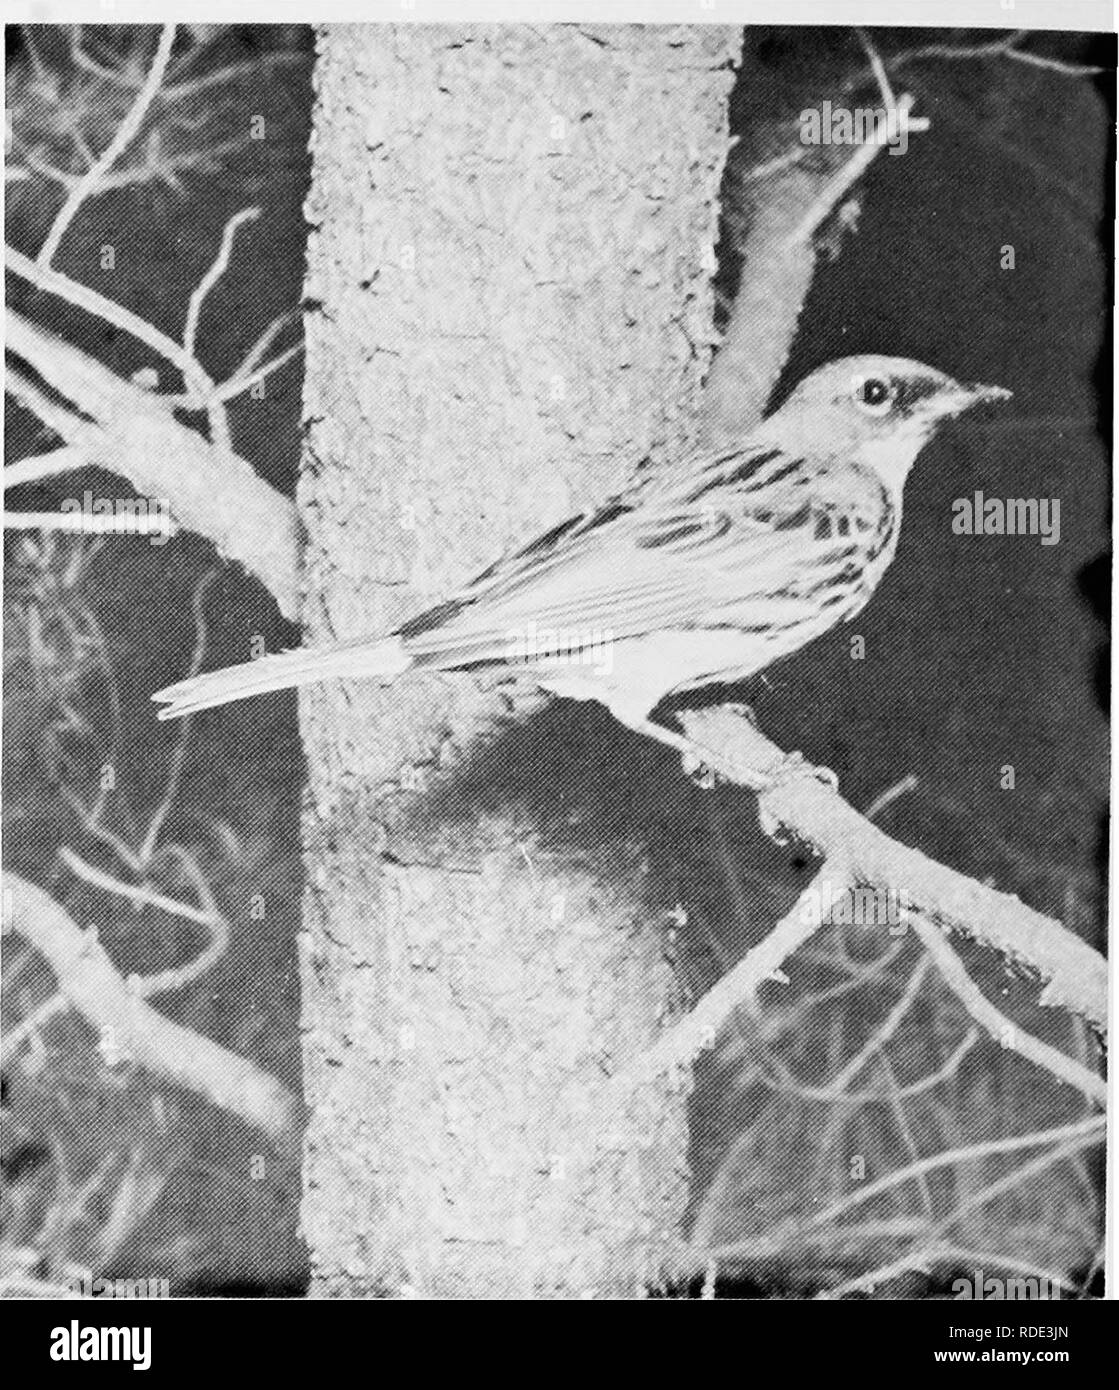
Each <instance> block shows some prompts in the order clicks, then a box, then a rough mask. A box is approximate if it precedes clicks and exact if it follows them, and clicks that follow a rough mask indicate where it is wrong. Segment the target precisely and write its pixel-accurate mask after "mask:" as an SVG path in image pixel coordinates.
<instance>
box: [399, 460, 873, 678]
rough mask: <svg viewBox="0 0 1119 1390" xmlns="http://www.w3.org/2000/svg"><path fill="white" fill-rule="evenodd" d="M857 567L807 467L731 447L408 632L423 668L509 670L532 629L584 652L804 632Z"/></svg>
mask: <svg viewBox="0 0 1119 1390" xmlns="http://www.w3.org/2000/svg"><path fill="white" fill-rule="evenodd" d="M858 568H859V567H858V563H857V547H856V546H855V545H854V543H853V542H852V541H851V540H849V539H842V540H841V539H840V538H839V537H838V536H837V535H836V534H835V533H834V528H833V526H832V524H831V520H830V517H829V514H828V511H827V509H826V508H825V507H824V506H823V505H822V504H817V503H814V501H813V498H812V490H811V479H810V477H809V475H808V474H807V472H806V470H805V469H804V466H803V461H802V460H799V459H796V458H789V457H786V456H783V455H781V454H780V452H779V451H778V450H775V449H762V448H757V449H754V450H747V451H742V450H736V451H733V452H728V453H725V454H715V455H709V456H705V457H704V458H702V459H701V460H699V461H698V462H694V463H693V464H692V465H691V466H689V467H686V468H685V469H683V470H681V471H677V472H675V473H674V475H673V476H672V477H670V478H668V479H654V480H651V481H650V482H649V483H647V484H642V485H640V486H638V487H636V488H634V489H632V490H631V491H629V492H627V493H623V494H622V495H620V496H619V497H616V498H613V499H611V500H610V501H609V502H607V503H606V504H605V505H604V506H602V507H600V508H598V509H597V510H596V511H593V512H588V513H585V514H583V515H581V516H577V517H573V518H571V519H570V520H569V521H567V522H565V523H563V524H562V525H561V526H557V527H556V528H555V529H554V530H552V531H550V532H548V533H546V534H545V535H543V536H541V537H539V538H538V539H537V540H535V541H533V542H532V544H530V545H529V546H527V547H525V548H524V549H523V550H521V551H518V552H517V553H515V554H513V555H511V556H508V557H506V558H505V559H504V560H501V561H499V562H498V563H497V564H496V565H494V566H493V567H492V568H491V569H489V570H487V571H485V573H483V574H481V575H479V576H478V578H477V579H476V580H474V581H473V582H472V583H471V584H470V585H468V586H467V587H466V588H465V589H463V590H462V591H461V592H460V593H458V594H457V595H455V596H454V597H453V598H451V599H450V600H448V601H447V602H446V603H444V604H441V605H439V606H438V607H437V608H434V609H432V610H430V611H429V612H428V613H425V614H422V615H421V616H420V617H419V618H417V619H414V620H413V621H412V622H410V623H407V624H405V625H404V626H403V627H402V628H400V629H399V633H400V636H401V637H402V638H403V639H404V641H405V644H406V647H407V649H408V651H409V652H410V653H412V654H414V655H415V656H416V657H417V658H420V659H422V658H423V657H425V656H426V657H428V658H429V659H432V658H435V659H438V658H440V657H442V658H446V657H447V656H448V655H449V654H453V656H454V659H455V660H456V661H458V662H462V663H463V664H465V663H466V662H469V661H487V660H494V659H500V657H501V656H502V655H503V654H505V653H506V652H507V651H508V649H509V645H510V637H511V634H515V633H517V632H523V631H524V630H525V628H526V626H527V625H529V624H532V625H534V626H535V629H536V630H537V631H542V630H545V629H555V630H562V631H564V632H567V633H585V634H588V638H587V640H588V641H590V640H592V639H591V634H594V635H597V636H598V637H599V638H600V639H601V636H602V635H604V634H609V635H610V637H612V638H613V639H615V640H620V639H623V638H627V637H635V636H641V635H644V634H646V633H650V632H658V631H663V630H666V629H672V628H684V629H687V628H696V627H718V626H721V625H728V626H733V627H736V628H739V629H744V630H749V629H751V628H757V629H759V630H762V629H768V628H770V627H772V626H774V625H778V626H785V625H789V626H797V625H798V624H799V623H800V622H802V621H803V620H804V619H805V617H806V615H808V614H809V613H818V611H819V598H820V586H821V585H825V586H827V585H831V586H836V585H841V586H842V585H844V584H846V583H847V582H848V581H850V582H851V583H854V582H855V581H856V580H857V578H858V574H857V570H858ZM840 616H842V615H841V614H840V613H838V612H837V614H836V619H835V620H836V621H838V620H839V617H840Z"/></svg>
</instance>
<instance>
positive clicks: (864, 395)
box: [854, 376, 894, 415]
mask: <svg viewBox="0 0 1119 1390" xmlns="http://www.w3.org/2000/svg"><path fill="white" fill-rule="evenodd" d="M854 396H855V402H856V404H857V405H859V406H861V408H862V409H863V410H865V411H866V413H867V414H868V415H885V414H886V412H887V411H888V410H889V409H890V406H891V405H893V403H894V388H893V387H892V386H891V384H890V383H889V382H888V381H883V379H882V378H881V377H880V376H864V377H860V378H859V380H858V381H856V382H855V391H854Z"/></svg>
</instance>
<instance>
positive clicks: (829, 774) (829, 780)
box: [767, 749, 839, 792]
mask: <svg viewBox="0 0 1119 1390" xmlns="http://www.w3.org/2000/svg"><path fill="white" fill-rule="evenodd" d="M798 777H813V778H815V780H816V781H818V782H822V783H823V784H824V786H825V787H829V788H830V789H831V790H832V791H833V792H838V791H839V778H838V777H837V776H836V774H835V773H834V772H833V771H832V769H831V768H830V767H820V766H817V765H816V764H813V763H810V762H809V761H808V759H807V758H806V757H805V756H804V754H803V753H802V752H800V750H799V749H794V750H793V752H791V753H786V754H785V756H784V758H782V760H781V761H780V763H778V764H777V766H776V767H775V768H774V769H773V770H772V771H771V772H770V774H769V787H768V788H767V790H770V789H771V788H773V787H776V786H778V785H780V784H781V783H782V782H789V781H792V780H793V779H795V778H798Z"/></svg>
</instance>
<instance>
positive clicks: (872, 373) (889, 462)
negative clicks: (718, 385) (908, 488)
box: [769, 355, 1010, 488]
mask: <svg viewBox="0 0 1119 1390" xmlns="http://www.w3.org/2000/svg"><path fill="white" fill-rule="evenodd" d="M1009 397H1010V392H1009V391H1007V390H1004V389H1003V388H1002V387H1001V386H982V385H971V386H964V385H961V384H960V382H958V381H954V380H953V379H952V378H951V377H950V376H945V374H944V373H943V372H938V371H937V370H936V368H935V367H926V366H925V365H924V363H922V362H914V361H911V360H910V359H909V358H906V357H878V356H873V355H867V356H862V357H841V358H839V359H838V360H837V361H835V362H829V363H827V364H826V365H825V366H823V367H818V368H817V369H816V370H815V371H814V372H812V373H811V374H810V375H809V376H806V377H805V378H804V380H803V381H802V382H801V383H800V384H799V385H798V386H797V387H796V389H795V390H794V391H793V392H792V394H791V395H790V396H789V398H788V399H787V400H786V401H785V402H784V404H783V405H782V406H781V408H780V409H779V410H778V411H776V412H775V414H773V415H771V416H770V417H769V418H770V421H773V422H774V423H778V422H779V428H780V430H781V438H782V440H783V441H785V447H786V448H789V447H790V446H792V447H799V448H802V449H805V450H806V451H811V452H812V453H814V454H816V456H817V457H818V456H820V454H821V453H822V454H824V455H827V456H830V457H842V458H845V459H848V460H855V461H857V462H859V463H861V464H863V465H864V466H865V467H870V468H873V469H874V470H875V471H876V472H877V473H878V474H879V476H880V477H881V478H882V480H883V482H886V483H888V484H890V485H891V486H893V487H895V488H900V487H901V486H902V484H903V483H904V482H905V478H906V475H907V474H908V472H909V470H910V468H912V466H913V461H914V460H915V459H916V457H917V455H918V453H919V452H920V450H921V448H922V446H923V445H924V444H925V443H926V441H927V440H928V439H929V437H930V436H931V435H932V433H933V432H934V431H935V429H936V428H937V426H938V425H939V424H941V422H942V421H944V420H949V419H952V418H953V417H954V416H956V415H960V414H962V412H963V411H965V410H969V409H970V408H971V407H972V406H973V405H980V404H982V403H984V402H990V401H1004V400H1008V399H1009ZM790 435H796V436H797V438H796V441H795V444H794V442H793V439H792V438H790Z"/></svg>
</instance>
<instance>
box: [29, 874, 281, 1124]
mask: <svg viewBox="0 0 1119 1390" xmlns="http://www.w3.org/2000/svg"><path fill="white" fill-rule="evenodd" d="M4 891H5V896H6V897H7V898H8V902H9V904H10V914H11V926H12V927H13V928H14V929H15V930H16V931H17V932H19V934H20V935H21V936H22V937H24V938H25V939H26V940H27V941H28V942H30V943H31V945H32V946H34V947H35V949H36V950H38V951H39V952H41V954H42V955H43V956H44V957H45V958H46V960H47V961H48V963H49V964H50V967H51V969H52V970H53V971H54V973H55V975H56V977H57V979H58V984H59V989H60V990H61V992H62V993H63V994H64V995H65V996H66V998H67V999H68V1000H69V1001H70V1003H71V1005H72V1006H73V1007H74V1008H75V1009H77V1011H78V1012H79V1013H80V1014H81V1015H82V1016H83V1018H85V1019H86V1021H87V1022H89V1023H91V1024H92V1025H93V1027H94V1028H96V1029H98V1030H99V1031H103V1030H106V1029H110V1030H112V1031H111V1033H109V1034H108V1036H109V1037H110V1038H112V1039H114V1041H115V1045H116V1046H117V1047H118V1048H120V1049H121V1050H123V1052H124V1053H125V1054H126V1055H127V1056H128V1057H129V1058H130V1059H131V1060H133V1061H135V1062H137V1063H139V1065H141V1066H143V1067H146V1068H147V1069H148V1070H149V1071H151V1072H153V1073H155V1074H156V1075H157V1076H162V1077H165V1078H166V1079H167V1080H168V1081H172V1082H174V1083H175V1084H177V1085H180V1086H185V1087H187V1088H188V1089H189V1090H192V1091H195V1092H196V1093H197V1094H199V1095H202V1096H205V1097H206V1099H207V1100H210V1101H212V1102H213V1103H214V1104H215V1105H217V1106H220V1107H221V1109H223V1110H228V1111H229V1112H231V1113H232V1114H234V1115H238V1116H240V1118H241V1119H243V1120H246V1121H248V1123H249V1124H253V1125H256V1126H258V1127H259V1128H260V1129H262V1130H264V1131H265V1132H266V1133H267V1134H269V1135H270V1136H271V1137H272V1138H273V1139H276V1140H283V1139H288V1138H290V1137H291V1135H292V1134H293V1133H294V1130H295V1126H296V1122H297V1118H298V1113H299V1104H298V1101H297V1100H296V1098H295V1096H293V1095H292V1093H291V1092H290V1091H289V1090H288V1089H287V1087H286V1086H284V1085H282V1084H281V1083H280V1082H279V1081H277V1080H276V1078H275V1077H274V1076H270V1075H269V1074H268V1073H267V1072H263V1071H261V1070H260V1069H259V1068H258V1067H256V1066H254V1065H253V1064H252V1063H251V1062H249V1061H247V1060H246V1059H245V1058H244V1057H239V1056H238V1055H237V1054H236V1053H235V1052H230V1051H229V1050H228V1049H227V1048H224V1047H221V1046H220V1045H219V1044H217V1043H215V1042H211V1041H210V1040H209V1039H208V1038H204V1037H201V1036H200V1035H199V1034H197V1033H192V1032H191V1031H190V1030H189V1029H188V1028H183V1027H181V1026H180V1025H179V1024H178V1023H173V1022H172V1021H171V1020H170V1019H168V1018H165V1017H164V1016H163V1015H162V1014H160V1013H158V1012H157V1011H156V1010H155V1009H153V1008H152V1007H151V1005H150V1004H147V1003H145V1001H144V999H143V998H142V997H141V994H140V992H139V990H137V989H134V988H132V987H131V986H130V984H129V983H127V982H126V981H124V980H122V979H121V977H120V975H119V973H118V972H117V970H116V967H115V966H114V965H113V963H112V961H111V960H110V959H109V957H108V954H107V953H106V951H105V948H104V947H103V946H102V945H101V944H100V943H99V942H98V940H97V938H96V933H94V932H83V931H82V930H81V929H80V928H79V927H78V925H77V923H76V922H74V920H73V919H72V918H71V917H70V916H69V914H68V913H66V912H65V911H64V910H63V908H62V907H60V906H59V904H58V903H56V902H55V901H54V899H53V898H52V897H50V895H49V894H47V893H45V892H44V891H43V890H42V889H41V888H38V887H36V886H35V885H34V884H32V883H28V882H27V881H26V880H25V879H22V878H20V877H19V876H18V875H16V874H5V875H4ZM6 925H7V924H6Z"/></svg>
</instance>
